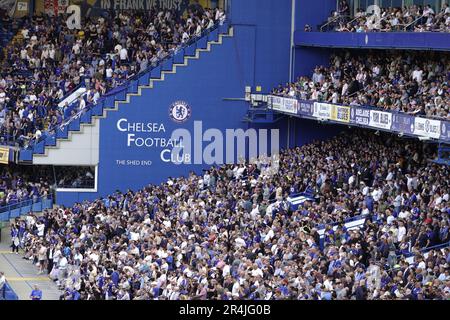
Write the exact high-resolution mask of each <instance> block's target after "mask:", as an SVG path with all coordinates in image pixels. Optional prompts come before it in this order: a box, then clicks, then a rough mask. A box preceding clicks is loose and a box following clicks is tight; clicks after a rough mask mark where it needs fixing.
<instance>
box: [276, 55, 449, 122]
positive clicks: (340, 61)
mask: <svg viewBox="0 0 450 320" xmlns="http://www.w3.org/2000/svg"><path fill="white" fill-rule="evenodd" d="M449 66H450V59H449V54H448V53H437V52H435V53H432V54H430V53H429V52H421V51H419V52H410V51H407V52H401V51H400V52H399V51H382V52H380V51H369V52H365V53H364V54H361V51H346V50H341V51H336V53H335V54H333V55H331V57H330V66H329V67H324V66H317V67H316V68H315V69H314V73H313V75H312V76H311V77H309V76H302V77H299V78H298V79H297V81H296V82H295V83H290V84H288V85H285V86H280V87H278V88H275V89H274V90H273V91H272V93H273V94H279V95H283V96H287V97H296V98H299V99H302V100H314V101H323V102H329V103H334V104H336V103H342V104H346V105H354V106H372V107H378V108H381V109H385V110H393V111H401V112H405V113H408V114H411V115H417V116H428V117H434V118H440V119H447V120H449V119H450V91H449V90H450V89H449V80H450V78H449Z"/></svg>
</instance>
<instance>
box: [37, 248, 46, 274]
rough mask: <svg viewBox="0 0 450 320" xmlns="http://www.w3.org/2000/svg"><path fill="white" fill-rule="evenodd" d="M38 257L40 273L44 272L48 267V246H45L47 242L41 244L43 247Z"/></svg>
mask: <svg viewBox="0 0 450 320" xmlns="http://www.w3.org/2000/svg"><path fill="white" fill-rule="evenodd" d="M38 258H39V273H38V274H42V273H44V270H46V268H47V247H46V246H45V242H44V243H43V244H41V247H40V248H39V251H38Z"/></svg>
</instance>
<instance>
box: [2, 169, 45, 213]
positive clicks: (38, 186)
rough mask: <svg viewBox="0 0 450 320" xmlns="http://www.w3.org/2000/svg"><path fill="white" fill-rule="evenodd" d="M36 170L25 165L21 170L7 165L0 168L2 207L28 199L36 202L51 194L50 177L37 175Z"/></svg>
mask: <svg viewBox="0 0 450 320" xmlns="http://www.w3.org/2000/svg"><path fill="white" fill-rule="evenodd" d="M34 172H35V170H33V169H31V168H29V170H27V169H24V168H23V167H21V170H16V169H14V168H10V167H6V166H2V167H1V168H0V208H2V207H5V206H11V205H15V204H18V203H20V202H23V201H28V200H31V201H32V202H36V201H37V199H38V198H40V197H47V196H48V195H50V194H51V183H49V181H48V179H46V178H45V177H43V176H36V175H34ZM0 210H1V209H0Z"/></svg>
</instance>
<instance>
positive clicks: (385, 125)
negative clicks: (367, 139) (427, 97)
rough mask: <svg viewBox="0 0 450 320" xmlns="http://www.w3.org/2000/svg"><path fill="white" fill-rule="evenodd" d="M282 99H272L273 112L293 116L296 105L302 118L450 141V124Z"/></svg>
mask: <svg viewBox="0 0 450 320" xmlns="http://www.w3.org/2000/svg"><path fill="white" fill-rule="evenodd" d="M297 101H298V103H297V104H295V103H293V98H284V97H280V96H269V99H268V102H269V107H270V108H271V109H272V110H275V111H279V112H283V113H287V114H292V113H293V112H294V110H295V108H294V107H292V106H296V110H297V112H296V114H297V116H299V117H302V118H313V119H317V120H322V121H330V122H333V123H347V124H349V125H356V126H360V127H370V128H375V129H381V130H385V131H391V132H395V133H401V134H406V135H409V136H416V137H424V138H430V139H437V140H443V141H446V142H447V141H450V122H449V121H445V120H436V119H429V118H423V117H415V116H413V115H409V114H405V113H401V112H391V111H385V110H380V109H374V108H373V107H364V106H358V107H356V106H344V105H337V104H330V103H324V102H317V101H309V100H297Z"/></svg>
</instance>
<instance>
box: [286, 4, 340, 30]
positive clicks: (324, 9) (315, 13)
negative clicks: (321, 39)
mask: <svg viewBox="0 0 450 320" xmlns="http://www.w3.org/2000/svg"><path fill="white" fill-rule="evenodd" d="M283 1H290V0H283ZM283 1H280V2H283ZM335 10H336V0H318V1H311V0H296V10H295V11H296V15H295V29H296V30H304V27H305V24H309V25H310V26H311V27H312V28H313V30H314V31H315V30H316V28H317V26H318V25H322V24H323V23H324V22H326V21H327V18H328V17H329V16H330V15H331V12H332V11H335Z"/></svg>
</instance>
